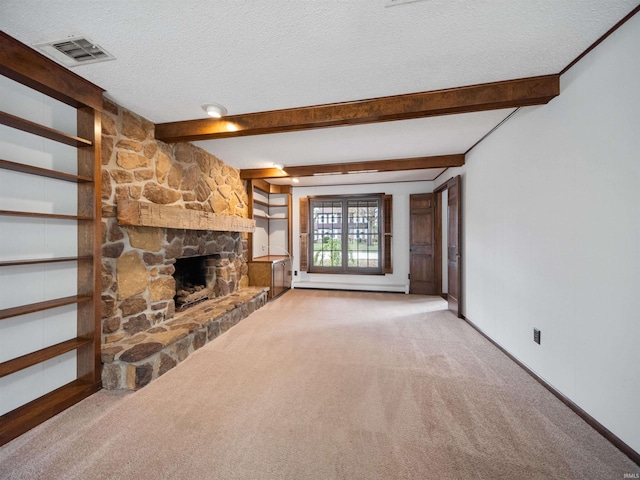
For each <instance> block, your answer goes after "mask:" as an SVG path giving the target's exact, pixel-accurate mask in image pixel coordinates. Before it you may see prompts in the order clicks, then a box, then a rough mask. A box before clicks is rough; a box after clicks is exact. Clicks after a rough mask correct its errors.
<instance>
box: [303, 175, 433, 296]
mask: <svg viewBox="0 0 640 480" xmlns="http://www.w3.org/2000/svg"><path fill="white" fill-rule="evenodd" d="M432 191H433V182H407V183H381V184H371V185H340V186H331V187H295V188H294V189H293V256H294V259H293V270H294V271H296V270H297V271H298V276H294V277H293V282H294V288H303V287H307V288H309V287H313V288H348V289H354V290H357V289H362V290H379V291H395V292H408V288H409V280H408V275H409V195H410V194H414V193H430V192H432ZM362 193H385V194H387V195H393V239H392V255H393V273H392V274H386V275H331V274H317V273H316V274H312V273H305V272H300V198H301V197H308V196H313V195H350V194H362Z"/></svg>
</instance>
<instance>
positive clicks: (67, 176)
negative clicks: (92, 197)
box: [0, 159, 93, 183]
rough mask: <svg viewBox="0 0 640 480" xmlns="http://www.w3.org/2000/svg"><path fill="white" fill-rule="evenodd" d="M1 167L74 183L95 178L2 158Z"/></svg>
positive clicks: (86, 181) (91, 180) (90, 180)
mask: <svg viewBox="0 0 640 480" xmlns="http://www.w3.org/2000/svg"><path fill="white" fill-rule="evenodd" d="M0 169H3V170H12V171H14V172H22V173H28V174H30V175H39V176H41V177H48V178H55V179H57V180H64V181H65V182H73V183H88V182H93V179H92V178H89V177H83V176H80V175H73V174H71V173H63V172H58V171H56V170H48V169H46V168H40V167H34V166H31V165H25V164H23V163H16V162H10V161H9V160H2V159H0Z"/></svg>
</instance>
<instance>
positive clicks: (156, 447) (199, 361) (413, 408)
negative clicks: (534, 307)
mask: <svg viewBox="0 0 640 480" xmlns="http://www.w3.org/2000/svg"><path fill="white" fill-rule="evenodd" d="M445 308H446V304H445V303H444V302H443V300H442V299H439V298H436V297H423V296H413V295H398V294H382V293H355V292H328V291H303V290H294V291H290V292H287V293H286V294H284V295H283V296H282V297H281V298H279V299H277V300H276V301H273V302H271V303H269V304H268V305H267V306H265V307H264V308H262V309H260V310H259V311H257V312H255V313H254V314H252V315H251V316H250V317H248V318H247V319H245V320H243V321H242V322H241V323H240V324H238V325H237V326H235V327H233V328H232V329H231V330H229V331H228V332H227V333H225V334H224V335H222V336H221V337H219V338H217V339H216V340H215V341H213V342H211V343H210V344H208V345H206V346H205V347H204V348H202V349H200V350H199V351H198V352H196V353H195V354H193V355H192V356H190V357H189V358H188V359H187V360H186V361H185V362H183V363H182V364H180V365H179V366H178V367H176V368H174V369H173V370H171V371H169V372H168V373H167V374H165V375H164V376H163V377H161V378H160V379H158V380H157V381H154V382H153V383H151V384H150V385H148V386H147V387H145V388H143V389H142V390H140V391H139V392H136V393H130V394H126V393H122V392H105V391H103V392H99V393H98V394H96V395H94V396H92V397H90V398H88V399H86V400H85V401H83V402H81V403H80V404H78V405H75V406H74V407H72V408H71V409H69V410H67V411H65V412H63V413H62V414H60V415H58V416H56V417H54V418H53V419H51V420H49V421H48V422H46V423H45V424H43V425H40V426H39V427H37V428H35V429H34V430H32V431H30V432H28V433H27V434H25V435H23V436H22V437H19V438H18V439H16V440H14V441H13V442H10V443H9V444H7V445H5V446H4V447H2V448H0V478H2V479H59V478H63V479H83V480H84V479H91V480H95V479H154V480H155V479H219V480H231V479H242V480H249V479H256V480H262V479H264V480H271V479H291V480H304V479H313V480H331V479H345V480H347V479H349V480H357V479H363V480H364V479H367V480H372V479H381V480H394V479H420V480H425V479H437V480H440V479H491V480H495V479H510V480H513V479H563V480H564V479H598V480H600V479H609V478H611V479H622V478H624V474H625V473H627V474H633V473H638V472H640V468H638V466H637V465H635V464H634V463H633V462H631V461H630V460H629V459H628V458H627V457H626V456H624V455H623V454H622V453H620V452H619V451H618V450H617V449H616V448H615V447H613V446H612V445H611V444H610V443H608V442H607V441H606V440H605V439H604V438H603V437H601V436H600V435H599V434H598V433H597V432H595V431H594V430H593V429H591V427H589V426H588V425H587V424H586V423H584V422H583V421H582V420H581V419H580V418H579V417H578V416H576V415H575V414H574V413H573V412H571V411H570V410H569V409H568V408H567V407H566V406H564V405H563V404H562V403H561V402H560V401H558V400H557V399H556V398H555V397H553V396H552V395H551V394H550V393H549V392H547V391H546V390H545V389H544V388H543V387H542V386H540V385H539V384H538V383H537V382H536V381H534V380H533V379H532V378H531V377H530V376H528V375H527V374H526V373H525V372H524V371H523V370H522V369H520V368H519V367H518V366H517V365H516V364H514V363H513V362H512V361H510V360H509V359H508V358H507V357H506V356H505V355H503V354H502V353H501V352H500V351H499V350H497V349H496V348H495V347H494V346H492V345H491V344H490V343H489V342H488V341H486V340H485V339H484V338H482V337H481V336H480V335H479V334H478V333H477V332H475V331H474V330H473V329H472V328H471V327H469V326H468V325H467V324H466V323H464V322H463V321H461V320H459V319H457V318H455V317H454V316H453V315H451V314H450V313H449V312H447V311H446V310H444V309H445Z"/></svg>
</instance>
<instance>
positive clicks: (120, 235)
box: [102, 100, 249, 345]
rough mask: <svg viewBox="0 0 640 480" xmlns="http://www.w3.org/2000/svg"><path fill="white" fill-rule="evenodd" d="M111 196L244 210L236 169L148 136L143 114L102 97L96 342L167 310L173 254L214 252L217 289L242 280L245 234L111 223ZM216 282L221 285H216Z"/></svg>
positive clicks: (128, 332)
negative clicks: (99, 333)
mask: <svg viewBox="0 0 640 480" xmlns="http://www.w3.org/2000/svg"><path fill="white" fill-rule="evenodd" d="M118 199H130V200H139V201H147V202H151V203H156V204H161V205H169V206H175V207H178V208H184V209H192V210H200V211H205V212H213V213H216V214H221V215H236V216H239V217H243V218H247V217H248V212H249V209H248V198H247V193H246V187H245V185H244V184H243V182H242V180H241V179H240V172H239V171H238V170H237V169H235V168H233V167H231V166H229V165H227V164H225V163H224V162H222V161H221V160H219V159H218V158H216V157H214V156H213V155H211V154H209V153H207V152H205V151H204V150H202V149H200V148H198V147H196V146H194V145H192V144H190V143H179V144H175V145H169V144H166V143H163V142H160V141H157V140H155V138H154V126H153V124H152V123H151V122H149V121H147V120H145V119H144V118H141V117H139V116H138V115H135V114H133V113H131V112H129V111H128V110H126V109H123V108H121V107H119V106H118V105H115V104H113V103H111V102H109V101H108V100H105V108H104V112H103V114H102V217H103V219H102V343H103V344H105V345H106V344H110V343H113V342H117V341H120V340H122V339H123V338H126V337H130V336H133V335H136V334H137V333H139V332H142V331H145V330H147V329H149V328H152V327H154V326H156V325H158V324H161V323H163V322H165V321H167V320H169V319H171V318H172V317H173V315H174V312H175V305H174V302H173V296H174V295H175V281H174V279H173V276H172V275H173V273H174V266H173V264H174V263H175V261H176V259H177V258H179V257H186V256H195V255H212V254H214V255H216V257H215V258H216V259H217V261H218V266H220V267H221V268H222V267H224V268H222V269H221V270H220V279H219V280H217V281H218V282H219V285H218V291H221V292H223V293H231V292H233V291H234V290H237V289H239V288H242V287H244V286H247V285H248V283H249V281H248V277H247V263H246V261H247V236H246V234H241V233H237V232H211V231H195V230H177V229H168V228H156V227H134V226H122V227H121V226H120V225H118V222H117V218H116V212H117V206H118ZM223 283H224V285H223Z"/></svg>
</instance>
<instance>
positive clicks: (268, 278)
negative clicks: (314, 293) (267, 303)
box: [249, 180, 291, 298]
mask: <svg viewBox="0 0 640 480" xmlns="http://www.w3.org/2000/svg"><path fill="white" fill-rule="evenodd" d="M249 197H250V205H251V214H252V218H253V219H254V220H255V221H256V229H255V231H254V232H253V233H252V234H251V235H250V237H249V252H251V261H250V262H249V284H250V285H255V286H268V287H270V290H269V298H274V297H277V296H278V295H280V294H281V293H282V292H283V291H285V290H287V289H289V288H291V189H290V187H289V186H286V185H272V184H269V183H267V182H265V181H263V180H251V181H250V184H249Z"/></svg>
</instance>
